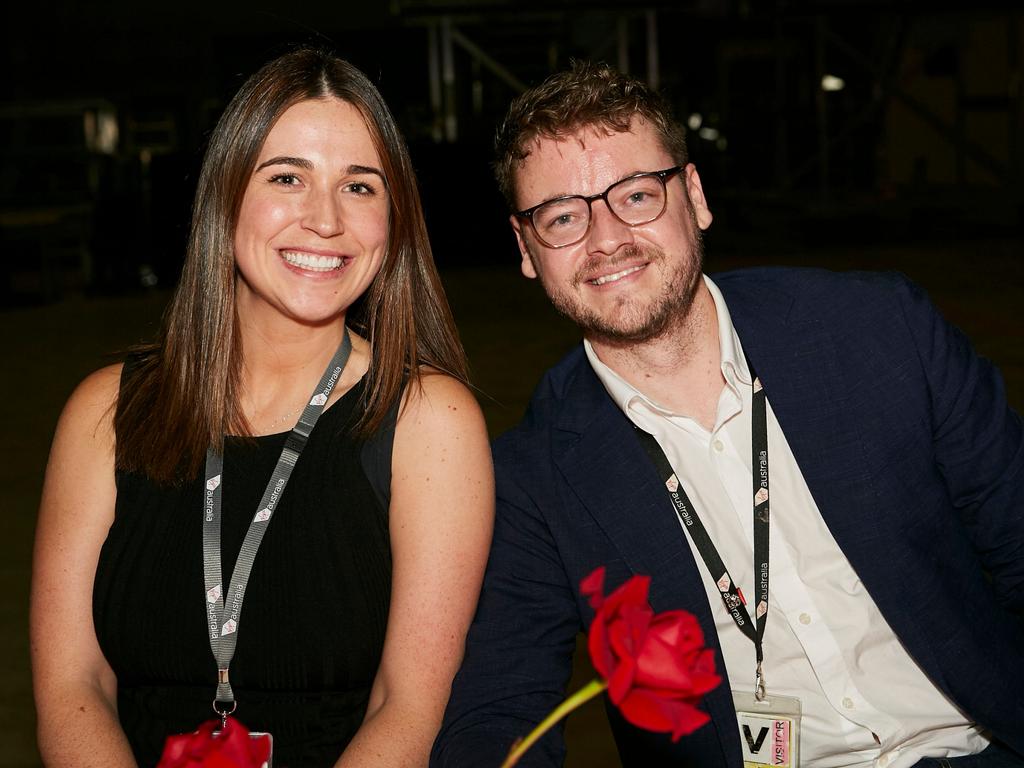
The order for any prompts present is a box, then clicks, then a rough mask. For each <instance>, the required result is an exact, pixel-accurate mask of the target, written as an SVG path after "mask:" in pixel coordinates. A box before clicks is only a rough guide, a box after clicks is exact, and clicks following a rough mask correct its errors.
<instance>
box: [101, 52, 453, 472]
mask: <svg viewBox="0 0 1024 768" xmlns="http://www.w3.org/2000/svg"><path fill="white" fill-rule="evenodd" d="M328 97H335V98H339V99H342V100H343V101H346V102H348V103H349V104H352V105H353V106H355V107H356V108H357V109H358V110H359V111H360V113H361V114H362V115H363V119H364V120H365V121H366V125H367V128H368V130H369V131H370V136H371V137H372V139H373V143H374V145H375V148H376V150H377V154H378V155H379V156H380V159H381V163H382V165H383V168H382V170H383V171H384V176H385V182H386V184H387V187H388V192H389V195H390V203H391V210H390V217H389V224H388V244H387V249H386V253H385V256H384V261H383V264H382V266H381V269H380V272H379V273H378V275H377V277H376V278H375V279H374V281H373V283H372V284H371V285H370V287H369V288H368V289H367V292H366V294H365V295H364V296H363V297H362V298H361V299H360V300H358V301H357V302H356V304H355V305H354V306H353V307H351V308H350V309H349V312H348V315H347V318H346V321H347V322H348V323H349V325H351V326H352V327H354V328H355V329H356V330H357V331H358V332H360V333H362V334H364V335H365V336H366V337H367V339H368V340H369V342H370V348H371V362H370V367H369V370H368V371H367V386H366V388H365V390H364V398H365V403H364V409H363V416H362V419H361V420H360V421H359V423H358V424H357V426H356V431H357V433H358V434H360V435H368V434H370V433H371V432H373V431H374V430H375V429H376V428H377V427H378V426H379V425H380V423H381V421H382V420H383V419H384V417H385V415H386V413H387V411H388V409H389V408H390V407H391V406H392V405H393V404H394V402H395V401H396V399H397V398H398V397H399V396H400V394H401V390H402V387H403V384H404V382H405V381H406V380H407V379H408V380H409V382H410V384H412V385H414V386H416V385H418V384H419V382H420V370H421V366H429V367H431V368H434V369H437V370H440V371H443V372H445V373H447V374H450V375H452V376H455V377H456V378H458V379H460V380H462V381H466V380H467V366H466V359H465V354H464V353H463V350H462V346H461V344H460V343H459V339H458V331H457V330H456V328H455V323H454V321H453V319H452V315H451V311H450V309H449V307H448V303H447V301H446V299H445V296H444V290H443V288H442V287H441V281H440V278H439V277H438V274H437V269H436V268H435V266H434V260H433V257H432V255H431V250H430V242H429V240H428V238H427V230H426V224H425V223H424V220H423V209H422V207H421V205H420V199H419V192H418V190H417V187H416V177H415V174H414V172H413V169H412V163H411V161H410V159H409V153H408V150H407V149H406V146H405V141H404V140H403V138H402V136H401V134H400V133H399V131H398V127H397V125H396V124H395V120H394V118H393V117H392V115H391V112H390V111H389V110H388V108H387V106H386V105H385V104H384V101H383V99H382V98H381V96H380V94H379V93H378V92H377V89H376V88H375V87H374V86H373V84H372V83H371V82H370V81H369V80H368V79H367V78H366V76H365V75H363V73H362V72H360V71H359V70H358V69H356V68H355V67H353V66H352V65H351V64H348V63H347V62H345V61H343V60H341V59H339V58H337V57H335V56H334V55H332V54H330V53H329V52H326V51H322V50H315V49H309V48H303V49H300V50H297V51H294V52H292V53H289V54H286V55H284V56H282V57H280V58H278V59H275V60H274V61H272V62H270V63H269V64H267V65H265V66H264V67H263V68H262V69H260V70H259V71H258V72H257V73H256V74H254V75H253V76H252V77H250V78H249V79H248V80H247V81H246V82H245V84H244V85H243V86H242V88H241V89H240V90H239V91H238V93H237V94H235V96H234V98H232V100H231V102H230V103H229V104H228V106H227V108H226V109H225V111H224V114H223V115H222V116H221V118H220V120H219V121H218V123H217V127H216V128H215V129H214V131H213V134H212V136H211V138H210V144H209V147H208V149H207V151H206V156H205V158H204V160H203V167H202V171H201V173H200V176H199V183H198V187H197V190H196V197H195V203H194V206H193V212H192V228H191V232H190V236H189V242H188V246H187V249H186V254H185V264H184V267H183V269H182V275H181V281H180V282H179V284H178V288H177V290H176V291H175V294H174V298H173V299H172V301H171V303H170V305H169V307H168V309H167V312H166V314H165V316H164V322H163V327H162V329H161V332H160V335H159V337H158V340H157V341H156V342H155V343H154V344H152V345H148V346H146V347H143V348H141V349H140V350H137V351H136V353H135V356H134V365H133V366H132V367H131V369H130V370H129V372H128V375H127V376H126V377H125V378H124V381H123V382H122V387H121V394H120V396H119V398H118V403H117V409H116V412H115V417H114V426H115V432H116V435H117V449H116V465H117V468H118V469H119V470H123V471H130V472H142V473H145V474H146V475H147V476H149V477H150V478H151V479H152V480H154V481H156V482H158V483H162V484H170V483H175V482H180V481H183V480H186V479H188V478H192V477H195V476H196V475H197V474H198V473H199V471H200V468H201V467H202V464H203V461H204V458H205V455H206V449H207V447H208V446H213V447H215V448H216V449H217V450H222V448H223V436H224V435H225V434H235V435H249V434H251V430H250V427H249V424H248V423H247V421H246V419H245V416H244V414H243V413H242V412H241V408H240V407H239V394H240V391H241V388H242V382H241V367H242V348H241V340H240V335H239V330H238V320H237V315H236V312H235V260H234V231H235V225H236V223H237V220H238V211H239V208H240V206H241V203H242V196H243V195H244V193H245V189H246V185H247V184H248V181H249V178H250V176H251V174H252V173H253V170H254V168H255V165H256V159H257V157H258V155H259V151H260V149H261V148H262V146H263V142H264V140H265V139H266V137H267V134H268V133H269V132H270V129H271V128H272V127H273V125H274V123H275V122H276V121H277V119H278V118H279V117H280V116H281V114H282V113H283V112H284V111H285V110H286V109H288V107H290V106H292V105H293V104H296V103H297V102H300V101H305V100H308V99H321V98H328Z"/></svg>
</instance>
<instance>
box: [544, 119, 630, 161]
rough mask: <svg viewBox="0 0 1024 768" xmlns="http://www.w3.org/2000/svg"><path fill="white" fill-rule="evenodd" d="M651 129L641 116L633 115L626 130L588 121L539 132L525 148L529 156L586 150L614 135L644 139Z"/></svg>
mask: <svg viewBox="0 0 1024 768" xmlns="http://www.w3.org/2000/svg"><path fill="white" fill-rule="evenodd" d="M649 130H650V125H649V124H648V123H647V121H645V120H644V119H643V118H642V117H640V116H635V117H633V118H632V119H631V120H630V121H629V124H628V127H627V128H626V130H622V129H616V128H615V127H613V126H611V125H605V124H603V123H588V124H586V125H579V126H573V127H571V128H568V129H566V130H563V131H560V132H558V133H557V134H550V133H539V134H537V135H536V136H534V137H533V139H532V140H530V141H529V142H528V143H527V145H526V147H525V149H526V152H527V157H529V155H532V154H535V153H544V152H546V151H553V152H555V153H557V154H559V155H563V154H565V151H566V149H569V148H577V149H579V150H583V151H585V150H586V149H587V148H588V146H593V145H595V144H599V143H601V142H602V141H603V140H605V139H610V138H612V137H622V139H624V140H631V139H642V138H644V137H645V134H647V133H648V131H649Z"/></svg>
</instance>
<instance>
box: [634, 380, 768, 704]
mask: <svg viewBox="0 0 1024 768" xmlns="http://www.w3.org/2000/svg"><path fill="white" fill-rule="evenodd" d="M748 367H749V363H748ZM750 376H751V378H752V379H753V383H752V384H751V390H752V391H753V399H752V412H751V430H750V432H751V435H750V446H751V475H752V477H753V480H754V487H753V499H752V502H753V518H754V578H755V580H756V582H757V600H756V601H755V606H756V607H755V609H754V614H755V616H756V617H757V619H756V621H757V624H756V627H755V625H754V624H753V623H752V622H751V621H750V614H749V613H747V607H746V599H745V598H744V596H743V593H742V592H741V591H740V588H739V587H738V586H737V585H736V580H735V579H733V578H732V576H730V575H729V571H728V569H727V568H726V567H725V563H723V562H722V558H721V556H720V555H719V554H718V550H717V549H715V545H714V544H713V543H712V542H711V537H710V536H708V532H707V529H706V528H705V527H704V524H703V523H702V522H701V520H700V517H699V516H698V515H697V510H696V509H695V508H694V506H693V503H692V502H691V501H690V499H689V498H688V497H687V495H686V492H685V491H684V490H683V486H682V483H680V482H679V480H678V478H677V477H676V475H675V471H674V470H673V469H672V464H671V463H670V462H669V460H668V457H667V456H665V452H664V451H663V450H662V449H661V446H660V445H658V441H657V440H656V439H655V438H654V436H653V435H651V434H648V433H647V432H645V431H644V430H642V429H640V428H639V427H635V429H636V434H637V437H639V438H640V443H641V444H642V445H643V447H644V449H645V450H646V451H647V455H648V456H649V457H650V458H651V461H652V462H653V463H654V466H655V467H656V468H657V470H658V474H660V475H661V477H662V479H663V481H664V483H665V487H666V489H667V490H668V494H669V497H670V498H671V499H672V506H673V508H674V509H675V511H676V514H677V515H678V516H679V519H680V520H681V521H682V523H683V525H684V526H685V528H686V530H687V531H689V533H690V538H691V539H693V544H694V546H695V547H696V548H697V551H698V552H699V553H700V556H701V557H702V558H703V560H704V564H705V565H706V566H707V568H708V571H709V572H710V573H711V576H712V578H713V579H715V584H716V586H717V587H718V591H719V594H720V595H721V596H722V603H723V604H724V605H725V608H726V610H727V611H728V612H729V615H730V616H732V619H733V621H735V622H736V626H737V627H739V628H740V631H741V632H743V634H744V635H746V636H747V637H748V638H750V640H751V641H752V642H753V643H754V649H755V651H756V653H757V671H756V676H755V678H754V695H755V696H756V697H757V700H758V701H761V700H763V699H764V696H765V687H764V676H763V674H762V671H761V662H762V661H763V660H764V648H763V645H762V640H763V639H764V628H765V624H766V623H767V620H768V518H769V515H768V415H767V413H768V409H767V401H766V398H765V393H764V389H763V388H762V387H761V381H760V380H759V379H758V378H757V374H756V373H754V370H753V368H750Z"/></svg>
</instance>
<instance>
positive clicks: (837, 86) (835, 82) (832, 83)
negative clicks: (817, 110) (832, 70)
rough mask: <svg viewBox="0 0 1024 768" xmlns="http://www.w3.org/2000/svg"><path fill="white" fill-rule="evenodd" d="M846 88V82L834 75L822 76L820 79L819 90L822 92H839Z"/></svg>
mask: <svg viewBox="0 0 1024 768" xmlns="http://www.w3.org/2000/svg"><path fill="white" fill-rule="evenodd" d="M845 87H846V81H845V80H843V78H841V77H836V76H835V75H822V77H821V90H823V91H841V90H843V88H845Z"/></svg>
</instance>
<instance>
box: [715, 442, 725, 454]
mask: <svg viewBox="0 0 1024 768" xmlns="http://www.w3.org/2000/svg"><path fill="white" fill-rule="evenodd" d="M712 445H713V446H715V450H716V451H718V452H719V453H721V452H722V451H724V450H725V445H724V444H723V443H722V441H721V440H715V442H714V443H712Z"/></svg>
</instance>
